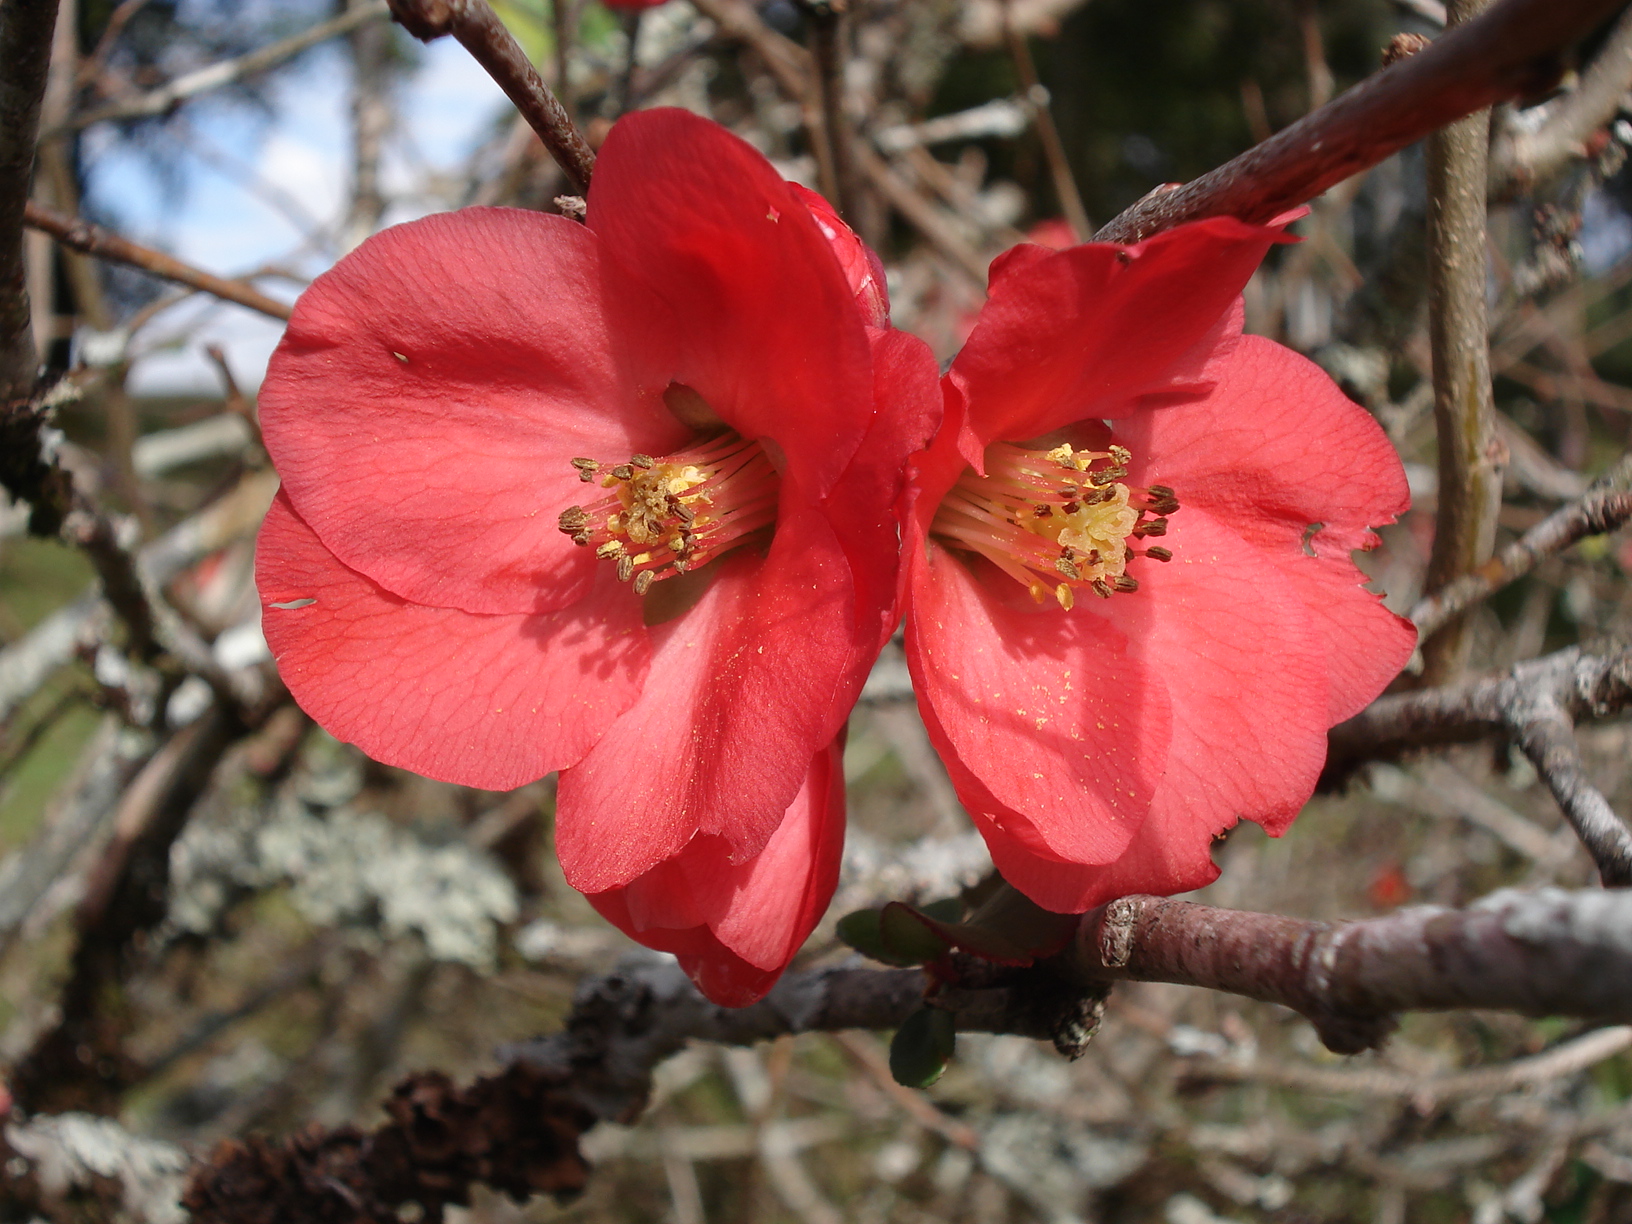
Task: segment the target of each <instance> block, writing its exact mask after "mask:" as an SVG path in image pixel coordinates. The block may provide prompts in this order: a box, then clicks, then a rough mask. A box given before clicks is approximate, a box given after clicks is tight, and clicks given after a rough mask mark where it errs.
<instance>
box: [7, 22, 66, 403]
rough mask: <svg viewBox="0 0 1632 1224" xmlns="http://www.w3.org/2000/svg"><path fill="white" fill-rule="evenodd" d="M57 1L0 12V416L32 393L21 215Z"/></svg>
mask: <svg viewBox="0 0 1632 1224" xmlns="http://www.w3.org/2000/svg"><path fill="white" fill-rule="evenodd" d="M56 23H57V0H8V2H7V3H6V4H4V5H0V415H3V416H10V414H11V405H13V404H17V403H20V402H22V401H25V400H27V399H28V398H29V397H30V396H31V395H33V394H34V382H35V379H36V377H37V376H38V371H39V362H38V358H37V356H36V354H35V350H34V334H33V322H32V319H31V317H30V311H29V305H28V285H27V282H26V281H25V279H24V272H23V209H24V206H25V205H26V204H27V203H28V194H29V189H30V184H31V183H32V181H33V174H34V137H35V134H36V132H37V130H38V128H39V125H40V104H41V102H42V100H43V99H44V97H45V78H46V73H47V71H48V69H49V67H50V63H51V34H52V31H53V30H54V29H55V27H56Z"/></svg>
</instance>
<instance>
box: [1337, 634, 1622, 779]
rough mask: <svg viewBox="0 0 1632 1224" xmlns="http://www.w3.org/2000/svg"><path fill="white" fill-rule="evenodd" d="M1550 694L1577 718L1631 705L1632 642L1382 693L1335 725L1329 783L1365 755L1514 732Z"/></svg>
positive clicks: (1374, 757) (1389, 755)
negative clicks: (1523, 714) (1520, 715)
mask: <svg viewBox="0 0 1632 1224" xmlns="http://www.w3.org/2000/svg"><path fill="white" fill-rule="evenodd" d="M1543 697H1545V698H1547V699H1550V700H1552V701H1554V702H1556V703H1557V704H1558V706H1559V708H1561V709H1562V710H1564V711H1565V713H1567V714H1568V715H1569V717H1570V718H1571V719H1572V720H1579V719H1583V718H1604V717H1607V716H1609V715H1611V714H1615V713H1619V712H1620V711H1622V710H1625V709H1627V708H1629V707H1632V647H1622V648H1620V649H1616V650H1610V651H1607V652H1605V653H1603V654H1587V653H1585V652H1583V651H1582V650H1581V649H1580V648H1578V647H1574V646H1572V647H1570V648H1569V649H1568V650H1561V651H1559V652H1558V653H1557V654H1551V655H1546V656H1544V657H1542V658H1540V659H1531V660H1528V661H1526V662H1523V663H1519V664H1516V665H1515V666H1514V667H1513V668H1512V670H1510V671H1509V672H1507V673H1506V674H1505V675H1498V676H1482V677H1478V678H1475V679H1471V680H1464V681H1461V682H1459V683H1457V684H1448V685H1444V686H1442V687H1440V688H1431V689H1422V690H1419V691H1417V692H1413V693H1393V694H1390V695H1389V696H1386V697H1379V698H1378V699H1377V700H1376V701H1374V702H1372V703H1371V705H1369V706H1368V707H1366V709H1365V710H1363V711H1361V713H1359V714H1357V715H1355V717H1353V718H1351V719H1349V721H1348V722H1345V723H1340V724H1339V725H1338V726H1336V727H1334V728H1332V731H1331V734H1330V735H1329V736H1328V739H1327V744H1328V753H1327V763H1326V772H1325V774H1324V775H1323V776H1322V785H1327V786H1329V785H1333V784H1335V783H1338V782H1341V781H1342V780H1344V779H1346V778H1347V777H1348V776H1349V775H1350V774H1351V773H1352V772H1353V771H1354V769H1355V768H1356V767H1357V766H1358V765H1360V764H1361V763H1363V762H1365V761H1375V760H1387V759H1391V758H1393V757H1397V756H1399V755H1401V754H1402V753H1406V752H1410V751H1413V750H1414V749H1418V748H1426V747H1432V746H1434V745H1439V744H1465V743H1470V742H1473V741H1475V740H1481V739H1485V738H1487V737H1489V736H1493V735H1505V734H1509V733H1510V732H1511V728H1512V726H1513V723H1514V720H1515V718H1516V716H1517V715H1516V714H1515V711H1522V710H1523V709H1525V708H1526V707H1527V704H1528V703H1531V702H1534V701H1538V700H1541V699H1542V698H1543Z"/></svg>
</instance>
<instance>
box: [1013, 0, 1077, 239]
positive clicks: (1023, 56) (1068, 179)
mask: <svg viewBox="0 0 1632 1224" xmlns="http://www.w3.org/2000/svg"><path fill="white" fill-rule="evenodd" d="M1001 4H1002V9H1003V39H1004V41H1005V42H1006V43H1007V44H1008V48H1009V58H1010V59H1011V60H1013V61H1014V71H1015V75H1016V76H1018V77H1019V78H1020V91H1021V96H1022V97H1023V98H1024V99H1025V102H1026V108H1027V109H1028V110H1029V111H1030V112H1031V119H1032V122H1033V123H1035V124H1036V125H1037V139H1038V140H1039V141H1040V142H1041V143H1042V146H1043V160H1044V161H1045V162H1047V163H1048V176H1049V181H1050V182H1052V183H1053V184H1054V196H1055V198H1056V199H1057V200H1058V201H1059V204H1060V212H1061V213H1063V214H1064V215H1065V219H1066V221H1067V222H1069V223H1070V226H1071V232H1072V233H1073V234H1075V235H1076V237H1077V241H1078V242H1086V241H1087V240H1088V235H1089V234H1092V233H1093V232H1094V227H1093V224H1092V222H1090V221H1089V220H1088V210H1087V209H1086V208H1085V207H1083V203H1082V193H1081V192H1080V191H1078V190H1077V180H1076V178H1075V177H1074V176H1073V175H1072V173H1071V163H1070V161H1069V160H1068V159H1067V158H1066V155H1065V143H1064V142H1063V141H1061V139H1060V129H1059V128H1057V127H1055V126H1054V112H1053V111H1052V110H1050V109H1049V105H1050V101H1049V97H1048V91H1047V90H1046V89H1044V88H1043V83H1042V82H1041V81H1040V80H1039V79H1038V77H1037V64H1036V61H1035V60H1033V59H1032V57H1031V45H1030V44H1029V43H1028V42H1027V41H1026V36H1025V34H1024V33H1023V32H1022V31H1020V30H1017V29H1016V28H1015V25H1014V7H1013V4H1012V3H1011V0H1001Z"/></svg>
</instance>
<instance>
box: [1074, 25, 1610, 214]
mask: <svg viewBox="0 0 1632 1224" xmlns="http://www.w3.org/2000/svg"><path fill="white" fill-rule="evenodd" d="M1621 3H1622V0H1498V2H1497V3H1496V4H1493V5H1492V6H1491V7H1490V9H1489V10H1488V11H1487V12H1485V13H1484V14H1483V15H1481V16H1480V17H1478V18H1476V19H1475V20H1473V21H1470V22H1468V23H1467V24H1466V25H1463V26H1460V27H1458V28H1457V29H1454V30H1451V31H1449V32H1447V33H1446V34H1444V35H1443V36H1441V37H1440V38H1439V39H1437V40H1436V41H1435V42H1434V43H1433V45H1432V46H1430V47H1429V48H1428V49H1427V50H1425V51H1422V52H1420V53H1418V54H1416V55H1412V56H1408V57H1407V58H1405V59H1402V60H1400V61H1398V62H1397V63H1394V64H1392V65H1390V66H1389V67H1387V68H1385V69H1383V70H1382V71H1381V72H1379V73H1377V74H1376V75H1375V76H1373V77H1370V78H1368V79H1367V80H1365V81H1362V82H1361V83H1360V84H1359V85H1357V86H1355V87H1354V88H1353V89H1351V90H1349V91H1348V92H1346V93H1344V94H1342V95H1340V96H1339V97H1337V98H1335V99H1334V100H1333V101H1332V102H1330V103H1328V104H1327V105H1326V106H1323V107H1321V108H1320V109H1319V110H1317V111H1314V112H1312V113H1311V114H1309V115H1306V116H1305V117H1304V118H1303V119H1301V120H1299V121H1298V122H1297V123H1295V124H1293V125H1292V126H1291V127H1288V128H1285V129H1283V130H1282V131H1280V132H1278V133H1276V134H1275V135H1274V136H1272V137H1271V138H1270V139H1268V140H1266V141H1264V142H1262V143H1261V144H1258V145H1255V146H1254V147H1253V148H1251V149H1248V150H1247V151H1246V152H1245V153H1243V154H1242V155H1241V156H1240V157H1237V158H1235V159H1233V160H1232V161H1229V162H1226V163H1225V164H1224V165H1222V166H1220V167H1219V168H1218V169H1216V170H1212V171H1209V172H1208V173H1207V174H1204V175H1202V176H1201V177H1200V178H1198V179H1192V180H1191V181H1190V182H1188V183H1186V184H1185V185H1184V186H1182V187H1178V188H1176V189H1174V190H1173V191H1168V192H1164V193H1162V194H1160V195H1156V196H1147V197H1145V198H1144V199H1142V200H1140V201H1139V202H1138V203H1137V204H1135V205H1133V207H1131V208H1129V209H1127V210H1125V211H1124V212H1122V213H1121V214H1120V215H1119V216H1117V217H1116V218H1115V219H1113V220H1112V221H1111V222H1110V223H1109V224H1107V225H1105V226H1104V227H1103V228H1101V229H1100V230H1099V232H1098V233H1096V234H1095V235H1094V238H1095V240H1096V241H1099V242H1138V241H1140V240H1141V239H1144V238H1148V237H1150V236H1151V235H1152V234H1156V233H1160V232H1161V231H1162V230H1167V229H1172V228H1173V227H1174V226H1175V225H1182V224H1183V223H1184V222H1186V221H1194V220H1197V219H1199V218H1201V217H1216V216H1220V215H1229V216H1235V217H1240V218H1241V219H1242V220H1244V221H1252V222H1264V221H1268V220H1270V219H1271V218H1273V217H1275V216H1277V215H1279V214H1280V213H1283V212H1285V211H1286V210H1287V209H1289V208H1295V207H1296V206H1297V205H1299V204H1302V203H1304V202H1305V201H1307V200H1311V199H1313V198H1314V197H1315V196H1317V195H1319V194H1320V193H1321V192H1323V191H1325V190H1326V189H1327V188H1328V187H1330V186H1332V185H1333V184H1335V183H1339V182H1342V181H1343V180H1344V179H1346V178H1348V177H1349V176H1350V175H1351V174H1355V173H1358V172H1359V171H1361V170H1364V169H1366V168H1367V167H1368V166H1373V165H1376V164H1377V163H1378V162H1380V161H1382V160H1383V159H1384V158H1385V157H1387V156H1389V154H1391V153H1394V152H1397V151H1398V150H1400V149H1403V148H1404V147H1405V146H1406V145H1408V144H1414V143H1415V142H1416V141H1418V140H1421V139H1422V138H1423V137H1424V136H1426V135H1428V134H1429V133H1430V132H1433V131H1436V130H1437V129H1439V128H1441V127H1443V126H1445V124H1447V123H1450V122H1451V121H1453V120H1456V119H1461V118H1463V117H1464V116H1467V115H1471V114H1473V112H1474V111H1477V110H1481V109H1483V108H1484V107H1487V106H1490V105H1492V104H1493V103H1496V102H1501V101H1504V100H1506V99H1508V98H1513V97H1519V96H1523V95H1526V94H1532V93H1536V92H1539V91H1540V90H1541V89H1544V88H1546V87H1547V86H1549V85H1551V84H1552V83H1553V82H1554V81H1555V80H1557V79H1558V76H1559V72H1560V63H1559V59H1558V56H1559V53H1560V52H1562V51H1563V50H1564V49H1565V48H1567V47H1569V46H1570V45H1571V44H1573V43H1575V42H1576V41H1577V40H1579V39H1581V38H1583V37H1585V36H1586V35H1587V34H1589V33H1591V32H1592V30H1593V28H1594V27H1596V26H1597V25H1598V23H1599V22H1601V21H1603V20H1604V19H1605V18H1606V17H1608V16H1609V15H1611V14H1612V13H1614V12H1615V11H1616V10H1617V9H1619V8H1620V7H1621Z"/></svg>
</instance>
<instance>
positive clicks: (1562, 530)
mask: <svg viewBox="0 0 1632 1224" xmlns="http://www.w3.org/2000/svg"><path fill="white" fill-rule="evenodd" d="M1628 519H1632V455H1628V456H1626V457H1625V458H1623V459H1622V460H1621V461H1620V462H1619V463H1618V464H1616V465H1615V467H1614V468H1613V469H1611V470H1610V471H1609V472H1607V473H1606V474H1605V475H1604V476H1603V477H1602V478H1600V479H1599V480H1597V481H1595V482H1594V483H1593V486H1592V488H1590V489H1589V490H1588V491H1587V492H1586V493H1585V494H1584V495H1583V496H1582V497H1581V498H1580V499H1579V500H1577V501H1575V502H1572V503H1571V504H1569V505H1567V506H1563V507H1560V508H1559V509H1558V510H1555V511H1554V512H1553V513H1552V514H1550V515H1548V516H1547V517H1546V518H1544V519H1542V521H1541V522H1539V523H1537V524H1536V525H1535V526H1534V527H1532V528H1531V529H1530V530H1529V531H1527V532H1525V533H1524V535H1522V536H1521V537H1519V539H1517V540H1515V541H1514V542H1513V543H1511V544H1509V545H1508V546H1507V547H1506V548H1504V549H1502V550H1501V551H1500V552H1499V553H1497V554H1496V555H1495V556H1494V557H1492V558H1491V559H1490V560H1489V561H1487V562H1485V564H1483V565H1481V566H1480V567H1479V568H1478V569H1476V570H1474V571H1473V572H1472V573H1471V574H1464V575H1463V576H1462V577H1460V578H1457V579H1455V580H1453V581H1451V582H1449V583H1447V584H1446V585H1445V586H1443V587H1441V588H1440V589H1439V590H1438V591H1436V592H1435V593H1434V594H1432V595H1426V596H1424V597H1423V598H1422V599H1419V600H1418V601H1417V604H1416V607H1414V608H1412V609H1411V620H1412V622H1413V623H1415V625H1416V626H1417V632H1418V633H1419V634H1421V635H1422V636H1423V637H1427V636H1428V635H1429V634H1431V633H1433V632H1434V631H1435V630H1436V629H1438V628H1439V627H1440V626H1442V625H1444V624H1446V623H1447V622H1448V621H1450V620H1451V619H1452V618H1453V617H1455V616H1457V615H1459V614H1460V613H1462V612H1465V611H1466V610H1467V609H1468V608H1470V607H1472V606H1473V605H1474V604H1476V603H1478V602H1479V601H1480V600H1482V599H1484V598H1485V597H1486V596H1488V595H1490V594H1492V593H1493V592H1495V591H1498V590H1500V589H1501V588H1502V587H1504V586H1506V585H1507V584H1508V583H1510V582H1512V581H1514V580H1515V579H1517V578H1522V577H1523V576H1524V575H1525V574H1528V573H1529V572H1530V571H1531V570H1533V569H1534V568H1535V567H1536V566H1537V565H1538V564H1540V563H1541V562H1542V561H1543V560H1545V559H1546V558H1548V557H1550V556H1553V555H1554V554H1555V553H1561V552H1563V551H1564V550H1565V549H1566V548H1569V547H1570V546H1571V545H1572V544H1576V543H1578V542H1579V541H1581V540H1584V539H1586V538H1587V537H1588V536H1594V535H1602V534H1604V533H1605V532H1609V531H1615V530H1616V529H1617V528H1619V527H1621V526H1623V525H1624V524H1625V523H1626V522H1627V520H1628Z"/></svg>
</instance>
